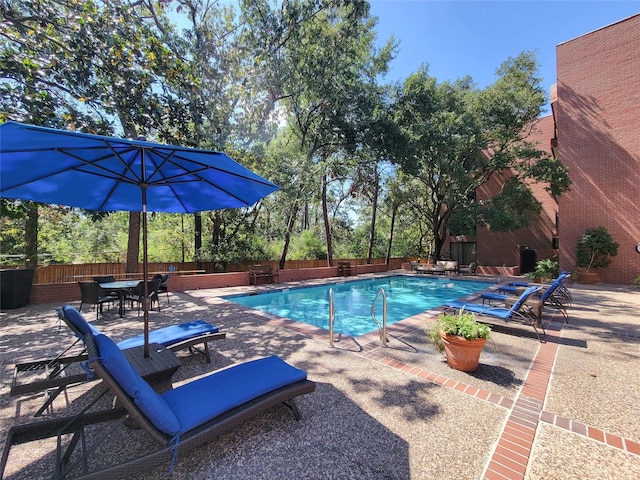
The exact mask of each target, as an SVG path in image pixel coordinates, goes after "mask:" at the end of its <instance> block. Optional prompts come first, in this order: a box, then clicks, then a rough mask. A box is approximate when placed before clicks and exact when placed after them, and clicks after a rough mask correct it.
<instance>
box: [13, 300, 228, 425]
mask: <svg viewBox="0 0 640 480" xmlns="http://www.w3.org/2000/svg"><path fill="white" fill-rule="evenodd" d="M57 313H58V318H59V319H60V320H62V321H63V322H64V323H65V324H66V325H67V326H68V327H69V328H70V329H71V330H72V331H73V333H74V334H75V335H76V337H78V340H76V342H75V343H74V344H73V345H71V346H70V347H69V348H67V349H66V350H64V352H62V353H61V354H60V355H58V356H57V357H56V358H53V359H43V360H35V361H30V362H23V363H16V365H15V368H14V374H13V382H12V384H11V390H10V395H12V396H13V395H24V394H26V393H35V392H42V391H47V395H46V399H45V402H44V404H43V405H42V407H40V409H39V410H38V411H37V412H36V414H35V416H39V415H41V414H42V413H43V412H44V411H45V410H46V408H47V407H48V406H49V405H51V403H52V402H53V401H54V400H55V398H56V397H57V396H58V395H59V394H60V393H62V392H63V391H64V389H65V388H66V387H68V386H70V385H75V384H78V383H83V382H85V381H86V375H85V374H84V373H78V374H72V375H67V371H66V369H67V368H68V367H69V366H70V365H72V364H77V363H78V362H81V361H85V360H86V359H87V356H86V354H85V353H84V352H83V353H81V354H78V355H73V356H65V355H66V353H67V352H68V351H69V350H70V349H71V348H73V346H74V345H76V344H77V343H78V342H79V341H80V339H82V338H84V335H86V334H88V333H93V334H95V335H98V334H100V331H99V330H98V329H97V328H96V327H95V326H93V325H92V324H90V323H89V322H87V321H86V319H85V318H84V317H83V316H82V314H81V313H80V312H78V310H76V309H75V308H73V307H72V306H70V305H65V306H63V307H59V308H58V309H57ZM225 337H226V333H223V332H220V330H219V328H218V327H217V326H216V325H211V324H210V323H207V322H205V321H204V320H195V321H193V322H186V323H181V324H178V325H171V326H169V327H164V328H159V329H157V330H152V331H150V332H149V343H157V344H160V345H164V346H165V347H167V348H168V349H169V350H171V351H173V352H177V351H179V350H184V349H187V348H188V349H189V351H190V352H198V353H202V354H203V355H204V356H205V358H206V361H207V363H211V355H210V352H209V342H210V341H213V340H221V339H223V338H225ZM143 344H144V335H137V336H135V337H132V338H128V339H125V340H122V341H121V342H119V343H118V347H119V348H121V349H123V350H124V349H128V348H134V347H138V346H140V345H143ZM198 345H202V349H200V348H198V347H197V346H198ZM23 372H28V373H30V374H33V373H39V372H44V373H45V375H46V378H45V379H44V380H36V381H33V380H32V381H29V382H27V383H21V382H20V381H19V378H18V377H19V375H20V373H23Z"/></svg>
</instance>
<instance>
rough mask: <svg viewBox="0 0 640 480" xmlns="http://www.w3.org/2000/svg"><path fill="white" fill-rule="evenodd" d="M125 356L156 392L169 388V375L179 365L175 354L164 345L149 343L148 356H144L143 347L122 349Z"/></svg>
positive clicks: (170, 375)
mask: <svg viewBox="0 0 640 480" xmlns="http://www.w3.org/2000/svg"><path fill="white" fill-rule="evenodd" d="M122 353H124V355H125V357H127V360H128V361H129V363H130V364H131V366H132V367H133V368H135V369H136V371H137V372H138V373H139V374H140V376H141V377H142V378H144V379H145V380H146V381H147V382H148V383H149V385H151V387H152V388H153V389H154V390H155V391H156V392H158V393H163V392H166V391H167V390H171V388H172V383H171V377H172V376H173V374H174V373H176V370H178V368H179V367H180V360H178V357H176V354H175V353H173V352H172V351H171V350H169V349H168V348H167V347H165V346H164V345H160V344H157V343H152V344H150V345H149V357H147V358H144V347H143V346H139V347H133V348H128V349H126V350H123V351H122Z"/></svg>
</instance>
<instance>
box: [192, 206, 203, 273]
mask: <svg viewBox="0 0 640 480" xmlns="http://www.w3.org/2000/svg"><path fill="white" fill-rule="evenodd" d="M201 248H202V215H201V214H200V213H199V212H198V213H194V214H193V249H194V251H193V253H194V254H195V266H196V270H198V269H200V268H201V267H202V262H201V261H200V249H201Z"/></svg>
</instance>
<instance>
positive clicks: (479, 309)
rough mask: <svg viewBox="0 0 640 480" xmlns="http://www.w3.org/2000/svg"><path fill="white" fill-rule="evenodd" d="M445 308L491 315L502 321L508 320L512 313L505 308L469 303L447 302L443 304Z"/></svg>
mask: <svg viewBox="0 0 640 480" xmlns="http://www.w3.org/2000/svg"><path fill="white" fill-rule="evenodd" d="M445 307H450V308H455V309H457V310H460V309H464V311H465V312H473V313H479V314H485V315H491V316H492V317H497V318H501V319H503V320H505V319H508V318H510V317H511V315H512V314H513V311H512V310H509V309H507V308H499V307H492V306H491V305H481V304H479V303H471V302H469V303H465V302H459V301H454V302H447V303H445Z"/></svg>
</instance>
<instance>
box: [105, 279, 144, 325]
mask: <svg viewBox="0 0 640 480" xmlns="http://www.w3.org/2000/svg"><path fill="white" fill-rule="evenodd" d="M139 282H141V280H118V281H115V282H105V283H101V284H100V287H101V288H103V289H104V290H106V291H107V292H116V293H117V295H118V313H119V314H120V317H124V313H125V305H124V299H125V298H126V296H127V293H128V292H129V291H130V290H131V289H133V288H136V287H137V286H138V283H139Z"/></svg>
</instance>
